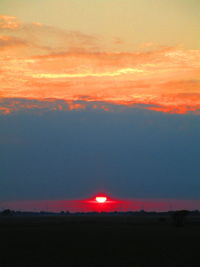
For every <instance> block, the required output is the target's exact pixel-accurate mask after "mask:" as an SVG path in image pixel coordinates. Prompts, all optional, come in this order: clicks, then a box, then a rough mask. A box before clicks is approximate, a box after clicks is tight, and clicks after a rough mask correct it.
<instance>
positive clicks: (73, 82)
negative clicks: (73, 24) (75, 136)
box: [0, 16, 200, 114]
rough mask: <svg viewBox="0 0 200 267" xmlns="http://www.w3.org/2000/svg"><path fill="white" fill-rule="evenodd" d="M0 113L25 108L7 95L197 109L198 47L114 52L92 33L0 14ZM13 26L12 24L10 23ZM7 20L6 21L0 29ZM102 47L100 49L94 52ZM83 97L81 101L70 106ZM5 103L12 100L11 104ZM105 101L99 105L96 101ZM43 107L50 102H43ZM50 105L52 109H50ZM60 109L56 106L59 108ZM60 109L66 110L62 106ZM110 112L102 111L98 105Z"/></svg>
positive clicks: (183, 110)
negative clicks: (25, 21) (25, 20)
mask: <svg viewBox="0 0 200 267" xmlns="http://www.w3.org/2000/svg"><path fill="white" fill-rule="evenodd" d="M1 21H3V22H2V23H1V30H2V31H3V33H4V34H2V35H1V36H0V47H1V48H2V49H1V51H0V74H1V77H0V82H1V88H0V97H1V99H2V100H1V103H4V104H2V107H1V111H2V112H3V113H9V112H10V111H14V110H18V109H20V108H22V109H24V107H25V106H26V108H27V109H28V108H30V107H32V108H33V103H30V105H27V103H26V105H23V104H22V100H20V103H21V104H20V105H14V106H17V107H18V108H13V107H11V105H10V104H6V103H7V100H8V99H12V101H11V102H12V103H14V102H13V99H15V98H16V99H24V100H26V101H27V100H30V101H31V100H35V101H36V102H35V103H34V108H37V107H38V108H41V104H39V102H41V101H44V103H45V105H44V106H48V105H47V104H46V103H47V102H48V101H50V100H49V99H51V102H52V101H55V106H56V107H57V101H60V100H62V101H64V102H63V103H66V104H67V107H68V106H69V103H70V105H71V107H72V108H73V105H74V107H76V108H85V107H87V106H88V104H89V105H90V103H92V102H93V103H94V105H93V106H95V105H96V103H97V102H99V103H103V102H104V103H105V104H106V105H109V104H111V105H116V106H121V105H123V106H127V107H131V106H132V107H134V106H138V105H141V107H142V108H147V109H151V110H154V111H160V112H169V113H183V114H184V113H187V112H195V113H198V112H199V109H200V72H199V69H200V50H186V49H184V48H182V47H158V48H157V49H155V48H154V49H152V50H148V51H146V50H144V51H135V52H132V53H123V52H121V53H116V52H109V51H107V52H106V51H104V52H102V50H103V48H102V46H101V42H99V40H98V38H97V37H95V36H89V35H85V34H82V33H79V32H65V31H62V30H59V29H56V28H54V27H50V26H48V25H43V24H40V23H32V24H23V23H18V22H17V19H16V18H14V17H8V16H1ZM16 23H17V25H18V27H17V26H14V25H15V24H16ZM6 25H11V26H6ZM101 48H102V49H101ZM76 101H84V104H83V103H82V104H80V103H76ZM12 105H13V104H12ZM99 106H102V107H103V106H105V105H99ZM49 107H50V109H51V105H49ZM55 109H57V108H55ZM61 109H64V107H63V105H61ZM67 109H68V108H67ZM104 109H105V110H110V109H109V108H107V106H106V108H104Z"/></svg>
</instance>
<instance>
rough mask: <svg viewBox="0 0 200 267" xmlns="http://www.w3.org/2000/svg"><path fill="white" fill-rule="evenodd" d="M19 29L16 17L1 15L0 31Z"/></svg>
mask: <svg viewBox="0 0 200 267" xmlns="http://www.w3.org/2000/svg"><path fill="white" fill-rule="evenodd" d="M19 27H20V24H19V22H18V21H17V18H16V17H14V16H6V15H0V29H18V28H19Z"/></svg>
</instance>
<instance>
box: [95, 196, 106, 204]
mask: <svg viewBox="0 0 200 267" xmlns="http://www.w3.org/2000/svg"><path fill="white" fill-rule="evenodd" d="M95 199H96V202H98V203H105V202H106V201H107V197H105V196H97V197H96V198H95Z"/></svg>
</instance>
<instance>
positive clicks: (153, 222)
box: [0, 215, 200, 267]
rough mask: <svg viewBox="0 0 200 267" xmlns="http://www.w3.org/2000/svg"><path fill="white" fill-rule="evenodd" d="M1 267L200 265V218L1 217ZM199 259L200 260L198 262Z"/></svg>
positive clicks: (125, 216)
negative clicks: (179, 223)
mask: <svg viewBox="0 0 200 267" xmlns="http://www.w3.org/2000/svg"><path fill="white" fill-rule="evenodd" d="M0 241H1V242H0V266H1V267H7V266H13V267H15V266H26V267H29V266H37V267H38V266H44V265H46V266H55V267H56V266H70V267H71V266H80V267H81V266H88V267H89V266H91V267H95V266H121V267H126V266H130V267H133V266H135V267H137V266H138V267H139V266H146V267H150V266H153V267H155V266H160V267H165V266H168V267H171V266H180V267H182V266H183V267H184V266H188V267H195V266H200V260H199V256H198V255H199V251H200V221H199V220H195V219H194V220H193V219H192V220H191V219H189V220H188V222H187V223H186V224H185V226H184V227H175V226H173V225H172V223H171V221H170V218H166V220H159V218H158V217H157V216H155V217H154V216H153V217H151V216H132V215H130V216H128V215H118V216H114V215H113V216H108V215H99V216H98V215H93V216H89V215H85V216H84V215H79V216H74V215H70V216H35V217H31V216H25V217H23V216H13V217H12V216H11V217H0ZM195 261H197V263H195Z"/></svg>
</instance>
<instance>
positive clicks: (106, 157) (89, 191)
mask: <svg viewBox="0 0 200 267" xmlns="http://www.w3.org/2000/svg"><path fill="white" fill-rule="evenodd" d="M0 128H1V132H0V140H1V141H0V151H1V153H0V177H1V178H0V199H1V200H11V199H12V200H17V199H64V198H65V199H67V198H78V199H80V198H84V197H86V196H90V195H93V194H94V192H97V191H104V192H106V193H108V194H111V195H113V196H115V197H127V198H129V197H133V198H139V197H141V198H145V197H147V198H182V199H187V198H189V199H199V198H200V190H199V189H200V179H199V178H200V164H199V153H200V142H199V136H200V117H199V116H195V115H172V114H163V113H156V112H151V111H145V110H139V109H133V110H131V109H127V110H124V111H119V112H117V111H115V112H105V111H102V110H96V111H95V110H81V111H62V112H47V113H42V114H33V113H31V112H27V113H24V112H23V113H22V112H21V113H20V112H19V113H13V114H10V115H8V116H5V115H2V116H1V117H0Z"/></svg>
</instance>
